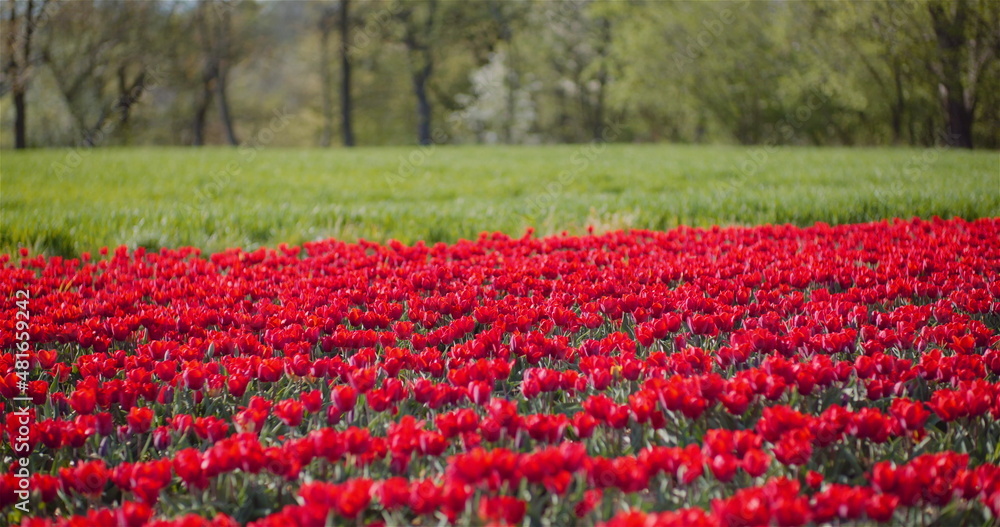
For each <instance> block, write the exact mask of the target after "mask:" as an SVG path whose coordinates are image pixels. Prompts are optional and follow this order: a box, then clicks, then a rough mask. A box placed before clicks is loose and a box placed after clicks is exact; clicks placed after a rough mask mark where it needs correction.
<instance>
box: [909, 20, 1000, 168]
mask: <svg viewBox="0 0 1000 527" xmlns="http://www.w3.org/2000/svg"><path fill="white" fill-rule="evenodd" d="M990 4H994V5H992V6H991V5H990ZM927 10H928V12H929V13H930V17H931V23H932V26H933V29H934V36H935V37H936V39H937V50H936V51H937V52H936V53H935V54H934V55H933V56H932V58H931V61H930V68H931V71H932V72H933V73H934V74H935V76H936V78H937V81H938V86H939V89H940V93H941V105H942V106H943V108H944V113H945V118H946V119H947V126H948V135H947V142H948V144H950V145H951V146H957V147H961V148H972V127H973V122H974V121H975V114H976V104H977V102H978V93H979V88H980V87H981V85H982V83H983V82H984V76H983V71H984V69H985V67H986V66H987V64H988V63H989V62H990V61H993V60H995V59H996V54H997V46H998V44H1000V39H998V32H1000V30H998V29H997V27H998V26H997V24H998V20H997V17H996V12H997V8H996V5H995V2H990V1H989V0H984V1H983V2H981V3H980V5H978V6H973V5H972V3H971V2H970V0H955V1H950V0H949V1H948V2H944V1H942V0H935V1H933V2H930V3H929V4H928V5H927ZM991 11H992V14H993V16H992V17H990V16H989V14H990V12H991Z"/></svg>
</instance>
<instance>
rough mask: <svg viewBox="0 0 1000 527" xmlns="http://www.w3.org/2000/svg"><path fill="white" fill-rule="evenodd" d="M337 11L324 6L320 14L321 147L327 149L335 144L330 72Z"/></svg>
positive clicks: (331, 73)
mask: <svg viewBox="0 0 1000 527" xmlns="http://www.w3.org/2000/svg"><path fill="white" fill-rule="evenodd" d="M336 15H337V10H336V8H334V7H333V6H331V5H325V4H322V7H321V8H320V14H319V22H318V23H317V26H318V28H319V73H320V81H321V82H320V101H321V102H322V110H321V113H322V114H323V130H322V132H321V135H320V139H319V145H320V146H322V147H323V148H327V147H329V146H330V144H331V143H332V142H333V72H331V71H330V35H331V34H332V33H333V26H334V19H335V18H336Z"/></svg>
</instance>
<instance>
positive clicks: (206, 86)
mask: <svg viewBox="0 0 1000 527" xmlns="http://www.w3.org/2000/svg"><path fill="white" fill-rule="evenodd" d="M210 8H211V9H212V11H214V13H213V14H211V15H210V14H209V12H208V11H209V9H210ZM233 9H235V6H234V5H231V4H230V3H229V1H228V0H199V2H198V6H197V8H196V9H195V12H194V15H193V16H194V21H195V24H196V26H197V28H198V36H199V38H200V44H201V49H202V56H203V66H202V72H201V95H200V97H199V98H198V101H197V102H196V104H195V115H194V129H193V137H194V144H195V145H196V146H201V145H203V144H205V123H206V119H207V116H208V109H209V106H210V105H211V104H212V99H213V97H214V98H215V99H217V100H218V105H219V119H220V120H221V121H222V126H223V129H224V131H225V134H226V141H227V142H228V143H229V144H230V145H233V146H235V145H237V144H239V140H238V139H237V137H236V129H235V128H234V126H233V118H232V112H231V111H230V105H229V93H228V80H229V70H230V68H231V67H232V65H233V63H234V62H236V58H237V57H236V53H235V48H234V46H233V43H232V11H233Z"/></svg>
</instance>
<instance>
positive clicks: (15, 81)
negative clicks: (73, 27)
mask: <svg viewBox="0 0 1000 527" xmlns="http://www.w3.org/2000/svg"><path fill="white" fill-rule="evenodd" d="M9 4H10V15H9V16H10V21H9V24H10V26H9V28H8V33H7V57H8V60H7V64H5V65H4V75H5V76H6V77H7V78H6V79H5V82H4V83H3V84H4V91H6V90H7V89H8V85H9V90H10V92H11V95H12V98H13V99H14V148H16V149H23V148H27V147H28V135H27V127H28V104H27V93H28V84H29V82H30V80H31V67H32V65H33V63H34V60H35V59H34V57H33V56H32V40H33V38H34V35H35V30H36V27H37V26H38V24H39V23H40V21H41V20H43V19H44V17H45V16H46V8H47V7H48V0H41V1H40V2H38V3H36V2H35V1H34V0H28V2H27V5H26V6H25V8H24V12H23V13H21V12H19V9H18V2H13V1H12V2H9Z"/></svg>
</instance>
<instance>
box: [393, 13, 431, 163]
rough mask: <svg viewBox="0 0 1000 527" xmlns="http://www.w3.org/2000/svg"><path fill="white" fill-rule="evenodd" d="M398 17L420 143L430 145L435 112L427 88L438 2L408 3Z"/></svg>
mask: <svg viewBox="0 0 1000 527" xmlns="http://www.w3.org/2000/svg"><path fill="white" fill-rule="evenodd" d="M396 18H397V20H399V22H400V24H401V26H402V35H401V37H400V40H401V41H402V42H403V45H405V46H406V51H407V55H408V56H409V60H410V78H411V81H412V83H413V95H414V96H415V97H416V99H417V142H418V143H419V144H421V145H429V144H431V141H432V139H431V116H432V109H431V101H430V98H429V97H428V86H427V85H428V82H429V81H430V78H431V74H432V73H433V72H434V52H433V51H434V50H433V47H432V42H434V38H435V32H436V29H437V28H438V2H437V0H427V1H426V2H420V3H418V4H407V5H406V6H405V7H403V8H402V9H400V10H399V11H398V12H397V14H396Z"/></svg>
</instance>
